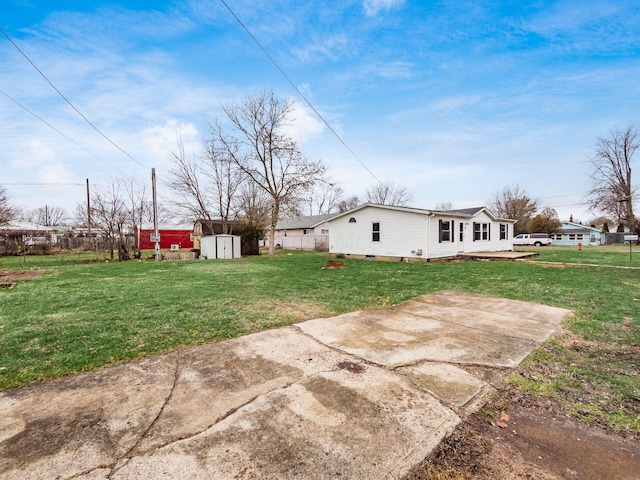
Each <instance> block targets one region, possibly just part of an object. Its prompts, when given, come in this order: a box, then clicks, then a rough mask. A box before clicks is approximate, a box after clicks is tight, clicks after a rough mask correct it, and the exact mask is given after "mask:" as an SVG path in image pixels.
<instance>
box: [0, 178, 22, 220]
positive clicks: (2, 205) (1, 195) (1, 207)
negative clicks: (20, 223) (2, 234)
mask: <svg viewBox="0 0 640 480" xmlns="http://www.w3.org/2000/svg"><path fill="white" fill-rule="evenodd" d="M18 213H19V210H18V208H17V207H15V206H14V205H13V204H12V203H11V201H10V200H9V197H8V196H7V192H6V190H5V188H4V187H2V186H0V225H4V224H6V223H9V222H10V221H11V220H13V219H14V218H16V217H17V216H18Z"/></svg>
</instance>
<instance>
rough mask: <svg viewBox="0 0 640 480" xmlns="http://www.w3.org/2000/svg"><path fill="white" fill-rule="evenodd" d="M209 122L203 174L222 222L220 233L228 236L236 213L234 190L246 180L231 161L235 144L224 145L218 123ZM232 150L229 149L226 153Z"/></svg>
mask: <svg viewBox="0 0 640 480" xmlns="http://www.w3.org/2000/svg"><path fill="white" fill-rule="evenodd" d="M208 123H209V133H210V134H209V138H208V139H207V141H206V168H205V169H204V172H205V174H206V175H207V177H208V178H209V179H210V181H211V185H212V192H213V194H212V196H213V202H214V211H215V214H216V215H217V216H218V217H220V219H221V220H222V233H225V234H226V233H229V221H230V220H233V219H234V218H235V217H236V215H237V213H238V210H237V207H238V202H237V201H234V198H235V196H236V193H237V192H238V189H239V188H240V186H241V185H242V184H243V182H245V181H246V176H245V174H244V172H243V171H242V170H241V169H240V168H239V167H238V165H237V164H236V163H235V162H234V161H233V157H234V156H236V155H238V151H237V150H235V149H237V148H239V145H238V144H235V143H233V142H232V143H231V144H225V143H223V142H222V141H221V140H220V138H221V137H222V135H223V131H222V126H221V125H220V123H219V122H215V123H211V122H208ZM229 149H232V150H229Z"/></svg>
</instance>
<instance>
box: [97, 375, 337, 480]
mask: <svg viewBox="0 0 640 480" xmlns="http://www.w3.org/2000/svg"><path fill="white" fill-rule="evenodd" d="M340 370H341V369H340V368H336V369H331V370H322V371H319V372H316V373H314V374H313V375H309V376H308V377H302V378H300V379H298V380H295V381H293V382H289V383H287V384H285V385H283V386H281V387H278V388H274V389H272V390H269V391H267V392H264V393H261V394H260V395H256V396H255V397H252V398H250V399H249V400H247V401H246V402H244V403H243V404H242V405H238V406H237V407H234V408H231V409H229V410H228V411H227V412H225V413H224V414H222V415H220V416H219V417H218V418H217V419H216V420H215V421H214V422H213V423H211V424H210V425H208V426H206V427H204V428H202V429H200V430H198V431H196V432H193V433H191V434H189V435H185V436H182V437H177V438H174V439H172V440H170V441H168V442H166V443H163V444H161V445H158V446H157V447H155V448H154V449H153V450H152V451H150V452H148V453H147V455H148V456H151V455H153V454H154V452H156V451H158V450H161V449H163V448H165V447H168V446H169V445H173V444H175V443H178V442H182V441H185V440H189V439H192V438H195V437H197V436H198V435H201V434H203V433H204V432H206V431H207V430H210V429H211V428H213V427H215V426H216V425H217V424H219V423H220V422H222V421H224V420H226V419H227V418H229V417H230V416H231V415H233V414H234V413H236V412H238V411H240V410H242V409H243V408H245V407H247V406H249V405H251V404H252V403H254V402H255V401H256V400H258V399H260V398H262V397H264V396H267V395H270V394H272V393H274V392H278V391H283V390H286V389H287V388H289V387H291V386H292V385H296V384H299V383H301V382H303V381H304V380H307V379H311V378H314V377H317V376H319V375H321V374H323V373H331V372H337V371H340ZM148 430H149V429H147V431H148ZM138 443H139V442H138ZM136 446H137V444H136V445H134V447H132V448H131V449H130V450H129V452H127V454H125V455H123V456H121V457H120V458H119V459H118V460H116V461H115V462H113V463H112V464H110V465H108V466H101V467H96V468H93V469H92V470H90V472H91V471H95V470H98V469H100V468H113V465H114V464H116V463H117V462H119V461H121V460H122V459H124V458H125V457H126V456H127V455H128V454H130V453H131V452H132V451H133V450H134V449H135V447H136ZM129 460H131V458H127V462H124V463H123V464H122V465H121V466H119V467H118V468H117V469H114V470H113V471H112V472H111V473H109V474H108V476H107V478H111V476H112V475H114V474H115V473H117V472H118V471H119V470H120V469H122V468H123V467H124V466H125V465H126V464H127V463H128V461H129ZM90 472H86V473H90Z"/></svg>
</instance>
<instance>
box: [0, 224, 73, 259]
mask: <svg viewBox="0 0 640 480" xmlns="http://www.w3.org/2000/svg"><path fill="white" fill-rule="evenodd" d="M59 236H61V233H60V232H59V231H58V230H56V229H55V228H52V227H46V226H44V225H38V224H37V223H33V222H28V221H26V220H11V221H9V222H8V223H5V224H3V225H0V255H15V254H18V253H20V254H22V253H47V252H48V251H49V250H50V249H51V247H52V246H55V245H56V244H57V243H58V237H59Z"/></svg>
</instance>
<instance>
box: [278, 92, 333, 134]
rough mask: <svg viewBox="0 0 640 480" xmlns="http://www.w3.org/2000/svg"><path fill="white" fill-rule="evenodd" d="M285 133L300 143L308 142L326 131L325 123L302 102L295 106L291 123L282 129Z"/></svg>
mask: <svg viewBox="0 0 640 480" xmlns="http://www.w3.org/2000/svg"><path fill="white" fill-rule="evenodd" d="M282 131H283V133H285V134H287V135H289V136H291V137H292V138H294V139H295V140H297V141H298V142H300V143H305V142H308V141H310V140H312V139H314V138H316V137H318V136H320V135H322V132H323V131H324V123H323V122H322V120H320V119H318V118H317V117H316V115H315V113H313V112H312V111H311V110H309V109H307V108H305V107H304V106H303V105H302V104H301V103H300V102H296V103H295V104H294V106H293V114H292V115H291V122H290V123H289V124H288V125H286V126H284V127H283V128H282Z"/></svg>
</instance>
